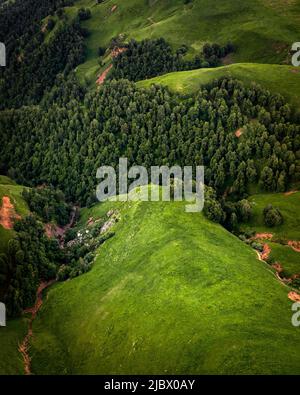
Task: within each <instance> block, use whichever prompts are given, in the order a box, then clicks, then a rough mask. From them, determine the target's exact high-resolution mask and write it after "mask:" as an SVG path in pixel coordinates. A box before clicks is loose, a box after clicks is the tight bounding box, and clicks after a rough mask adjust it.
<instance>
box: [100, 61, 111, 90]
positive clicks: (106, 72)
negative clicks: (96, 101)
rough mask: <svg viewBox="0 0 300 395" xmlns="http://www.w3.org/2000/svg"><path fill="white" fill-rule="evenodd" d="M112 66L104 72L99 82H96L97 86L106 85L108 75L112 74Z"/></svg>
mask: <svg viewBox="0 0 300 395" xmlns="http://www.w3.org/2000/svg"><path fill="white" fill-rule="evenodd" d="M112 67H113V66H112V64H111V65H109V66H108V67H107V69H106V70H104V71H103V73H102V74H101V75H100V77H99V78H98V79H97V81H96V84H97V85H102V84H103V83H104V81H105V80H106V77H107V75H108V73H109V72H110V70H111V69H112Z"/></svg>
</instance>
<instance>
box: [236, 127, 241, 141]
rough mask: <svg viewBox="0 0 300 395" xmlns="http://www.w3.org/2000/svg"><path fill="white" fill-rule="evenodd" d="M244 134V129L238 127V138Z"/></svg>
mask: <svg viewBox="0 0 300 395" xmlns="http://www.w3.org/2000/svg"><path fill="white" fill-rule="evenodd" d="M242 134H243V129H238V130H237V131H236V132H235V136H236V137H237V138H238V139H239V138H240V137H241V135H242Z"/></svg>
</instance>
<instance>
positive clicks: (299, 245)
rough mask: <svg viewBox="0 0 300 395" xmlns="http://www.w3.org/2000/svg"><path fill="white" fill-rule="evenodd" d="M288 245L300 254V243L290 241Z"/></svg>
mask: <svg viewBox="0 0 300 395" xmlns="http://www.w3.org/2000/svg"><path fill="white" fill-rule="evenodd" d="M288 245H289V246H290V247H291V248H292V249H293V250H294V251H296V252H300V241H293V240H290V241H288Z"/></svg>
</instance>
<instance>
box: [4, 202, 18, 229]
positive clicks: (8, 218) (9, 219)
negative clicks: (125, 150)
mask: <svg viewBox="0 0 300 395" xmlns="http://www.w3.org/2000/svg"><path fill="white" fill-rule="evenodd" d="M19 218H20V216H19V215H18V214H17V213H16V211H15V208H14V205H13V204H12V203H11V201H10V198H9V196H3V198H2V207H1V209H0V224H1V225H2V226H3V228H4V229H12V228H13V226H14V220H15V219H19Z"/></svg>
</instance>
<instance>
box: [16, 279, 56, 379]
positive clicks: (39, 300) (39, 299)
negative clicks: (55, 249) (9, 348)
mask: <svg viewBox="0 0 300 395" xmlns="http://www.w3.org/2000/svg"><path fill="white" fill-rule="evenodd" d="M54 282H55V280H51V281H48V282H43V283H41V284H40V286H39V287H38V290H37V294H36V302H35V304H34V306H32V307H30V308H28V309H26V310H24V313H28V314H31V317H30V320H29V326H28V332H27V335H26V336H25V338H24V340H23V342H22V343H21V344H19V348H18V349H19V352H20V353H21V354H22V357H23V362H24V371H25V374H26V375H30V374H31V358H30V356H29V347H30V339H31V338H32V336H33V331H32V323H33V320H34V319H35V317H36V315H37V313H38V311H39V310H40V308H41V307H42V304H43V291H44V290H45V289H46V288H48V287H50V285H52V284H53V283H54Z"/></svg>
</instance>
